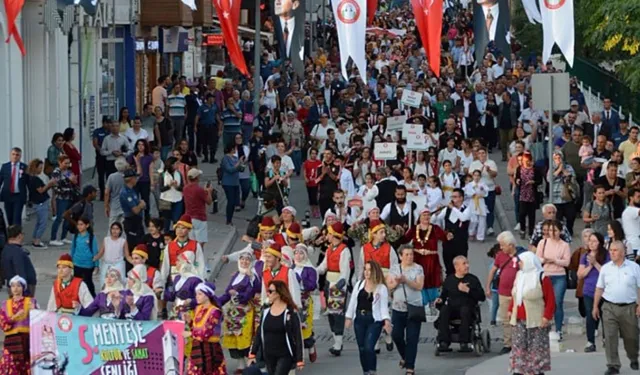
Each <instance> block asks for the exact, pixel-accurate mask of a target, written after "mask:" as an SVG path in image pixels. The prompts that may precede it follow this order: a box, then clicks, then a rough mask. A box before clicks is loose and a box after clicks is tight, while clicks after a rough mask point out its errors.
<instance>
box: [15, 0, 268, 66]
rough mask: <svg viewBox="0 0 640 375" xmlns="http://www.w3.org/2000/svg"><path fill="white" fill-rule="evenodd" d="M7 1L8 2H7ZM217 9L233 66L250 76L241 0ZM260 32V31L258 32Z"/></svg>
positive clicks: (222, 0)
mask: <svg viewBox="0 0 640 375" xmlns="http://www.w3.org/2000/svg"><path fill="white" fill-rule="evenodd" d="M5 1H6V0H5ZM212 2H213V6H214V7H215V8H216V13H218V18H219V19H220V26H221V27H222V35H223V36H224V41H225V45H226V47H227V52H229V57H230V58H231V62H232V63H233V65H234V66H235V67H236V69H238V70H239V71H240V73H242V74H244V75H245V76H249V70H248V69H247V64H246V62H245V61H244V56H243V55H242V50H241V49H240V45H239V44H238V25H239V24H240V3H241V1H240V0H212ZM256 32H260V30H256Z"/></svg>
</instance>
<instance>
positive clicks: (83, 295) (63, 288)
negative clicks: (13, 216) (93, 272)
mask: <svg viewBox="0 0 640 375" xmlns="http://www.w3.org/2000/svg"><path fill="white" fill-rule="evenodd" d="M57 267H58V275H60V272H63V273H66V275H64V276H59V277H57V278H56V280H55V281H54V282H53V287H52V288H51V295H50V296H49V303H47V311H51V312H59V313H67V314H75V315H77V314H79V313H80V311H81V309H82V308H86V307H87V306H89V305H90V304H91V302H93V297H92V296H91V293H89V288H87V284H85V283H84V281H82V279H81V278H79V277H74V276H73V261H72V260H71V255H69V254H62V255H61V256H60V259H58V262H57ZM74 302H75V303H77V304H78V305H77V307H74V304H75V303H74Z"/></svg>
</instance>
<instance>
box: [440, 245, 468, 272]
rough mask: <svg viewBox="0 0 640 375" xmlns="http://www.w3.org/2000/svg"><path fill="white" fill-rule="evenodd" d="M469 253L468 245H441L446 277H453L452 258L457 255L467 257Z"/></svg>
mask: <svg viewBox="0 0 640 375" xmlns="http://www.w3.org/2000/svg"><path fill="white" fill-rule="evenodd" d="M468 253H469V245H468V243H462V242H455V241H449V242H446V243H444V244H443V245H442V261H443V262H444V268H445V270H446V273H447V275H453V274H454V273H456V270H455V269H454V267H453V258H455V257H457V256H458V255H463V256H465V257H466V256H467V254H468Z"/></svg>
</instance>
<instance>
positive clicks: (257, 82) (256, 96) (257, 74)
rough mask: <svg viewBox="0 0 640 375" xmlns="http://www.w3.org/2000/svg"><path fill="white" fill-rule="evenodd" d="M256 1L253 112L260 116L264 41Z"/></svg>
mask: <svg viewBox="0 0 640 375" xmlns="http://www.w3.org/2000/svg"><path fill="white" fill-rule="evenodd" d="M254 1H255V13H256V14H255V20H254V21H255V23H254V27H255V31H256V32H255V40H254V41H253V65H254V68H253V69H254V70H253V113H254V115H255V117H256V118H257V116H258V110H259V108H260V90H261V89H262V87H260V55H261V53H262V51H261V50H262V43H261V40H260V36H261V35H260V28H261V26H262V25H261V23H260V0H254Z"/></svg>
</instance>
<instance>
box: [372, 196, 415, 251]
mask: <svg viewBox="0 0 640 375" xmlns="http://www.w3.org/2000/svg"><path fill="white" fill-rule="evenodd" d="M401 205H402V207H400V206H401ZM417 209H418V206H417V205H416V204H415V203H414V202H410V201H408V200H406V197H405V200H404V202H399V201H398V200H397V199H394V200H393V201H392V202H390V203H387V204H386V206H384V208H383V209H382V213H381V214H380V218H381V219H382V220H383V221H385V222H386V223H387V224H389V227H391V228H393V229H394V230H396V232H400V233H401V234H404V233H406V232H407V230H409V228H411V227H412V226H413V225H414V224H415V222H416V220H415V212H416V210H417ZM398 227H402V230H399V228H398ZM387 240H388V241H389V242H390V243H391V246H393V247H394V248H396V249H397V248H398V247H400V245H401V244H402V236H401V237H400V238H398V239H396V240H395V241H390V240H389V239H387Z"/></svg>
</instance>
